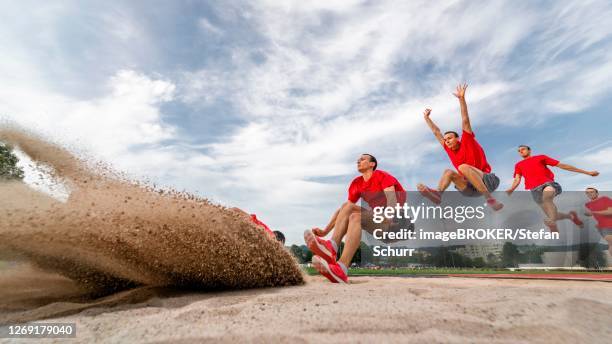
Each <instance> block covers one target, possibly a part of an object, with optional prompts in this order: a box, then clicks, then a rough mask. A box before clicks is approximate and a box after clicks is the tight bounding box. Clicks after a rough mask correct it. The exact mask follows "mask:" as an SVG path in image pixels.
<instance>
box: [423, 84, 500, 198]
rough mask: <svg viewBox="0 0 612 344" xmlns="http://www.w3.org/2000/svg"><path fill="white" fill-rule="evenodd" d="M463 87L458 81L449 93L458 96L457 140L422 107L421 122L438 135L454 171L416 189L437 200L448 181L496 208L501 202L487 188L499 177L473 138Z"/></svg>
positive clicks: (455, 134) (493, 184)
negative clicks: (435, 183)
mask: <svg viewBox="0 0 612 344" xmlns="http://www.w3.org/2000/svg"><path fill="white" fill-rule="evenodd" d="M466 89H467V84H463V85H459V86H457V90H456V92H455V93H453V94H454V95H455V97H457V98H458V99H459V105H460V107H461V123H462V129H463V133H462V135H461V140H459V134H457V133H456V132H454V131H447V132H445V133H444V135H442V132H441V131H440V128H438V126H437V125H435V124H434V122H433V121H432V120H431V118H429V115H430V114H431V110H430V109H425V112H424V115H425V122H427V125H428V126H429V128H430V129H431V131H432V132H433V134H434V136H435V137H436V138H437V139H438V142H440V144H441V145H442V147H443V148H444V150H445V151H446V154H448V157H449V158H450V160H451V162H452V163H453V166H455V168H456V169H457V171H456V172H455V171H453V170H446V171H444V174H442V178H440V182H439V183H438V189H437V190H434V189H431V188H429V187H427V186H425V185H424V184H418V185H417V189H418V190H419V191H420V192H421V194H423V196H425V197H427V198H428V199H429V200H431V201H432V202H434V203H436V204H440V202H441V200H442V193H443V192H444V190H446V189H447V188H448V186H449V185H450V183H451V182H452V183H453V184H455V188H456V189H457V190H459V192H461V194H463V195H464V196H468V197H477V196H480V195H482V196H484V197H485V199H486V200H487V204H488V205H489V206H490V207H491V208H493V209H494V210H500V209H501V208H502V207H503V204H501V203H500V202H498V201H497V200H495V198H493V196H492V195H491V192H493V191H495V189H497V187H498V186H499V178H498V177H497V176H496V175H495V174H493V173H491V166H490V165H489V163H488V162H487V157H486V156H485V153H484V150H483V149H482V147H481V146H480V144H479V143H478V141H476V136H475V135H474V132H473V131H472V126H471V124H470V117H469V116H468V110H467V103H466V102H465V90H466Z"/></svg>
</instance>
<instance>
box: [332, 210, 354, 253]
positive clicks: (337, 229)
mask: <svg viewBox="0 0 612 344" xmlns="http://www.w3.org/2000/svg"><path fill="white" fill-rule="evenodd" d="M360 211H361V207H359V206H358V205H355V204H352V203H349V202H346V203H344V204H343V205H342V207H341V208H340V211H339V212H338V216H337V217H336V224H335V225H334V232H333V233H332V240H333V241H334V242H335V243H336V245H337V247H340V243H341V242H342V238H344V236H345V235H346V232H347V230H348V226H349V223H350V221H349V217H350V216H351V214H352V213H354V212H360Z"/></svg>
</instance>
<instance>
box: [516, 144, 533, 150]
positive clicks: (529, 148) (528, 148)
mask: <svg viewBox="0 0 612 344" xmlns="http://www.w3.org/2000/svg"><path fill="white" fill-rule="evenodd" d="M521 147H525V148H527V150H531V147H529V146H527V145H519V146H518V148H521Z"/></svg>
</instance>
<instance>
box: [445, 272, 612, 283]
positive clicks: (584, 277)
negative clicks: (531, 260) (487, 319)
mask: <svg viewBox="0 0 612 344" xmlns="http://www.w3.org/2000/svg"><path fill="white" fill-rule="evenodd" d="M448 276H450V277H467V278H506V279H545V280H566V281H600V282H612V273H609V274H449V275H448Z"/></svg>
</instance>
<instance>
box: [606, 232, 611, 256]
mask: <svg viewBox="0 0 612 344" xmlns="http://www.w3.org/2000/svg"><path fill="white" fill-rule="evenodd" d="M604 239H605V240H606V241H607V242H608V252H610V255H611V256H612V235H606V236H605V237H604Z"/></svg>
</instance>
